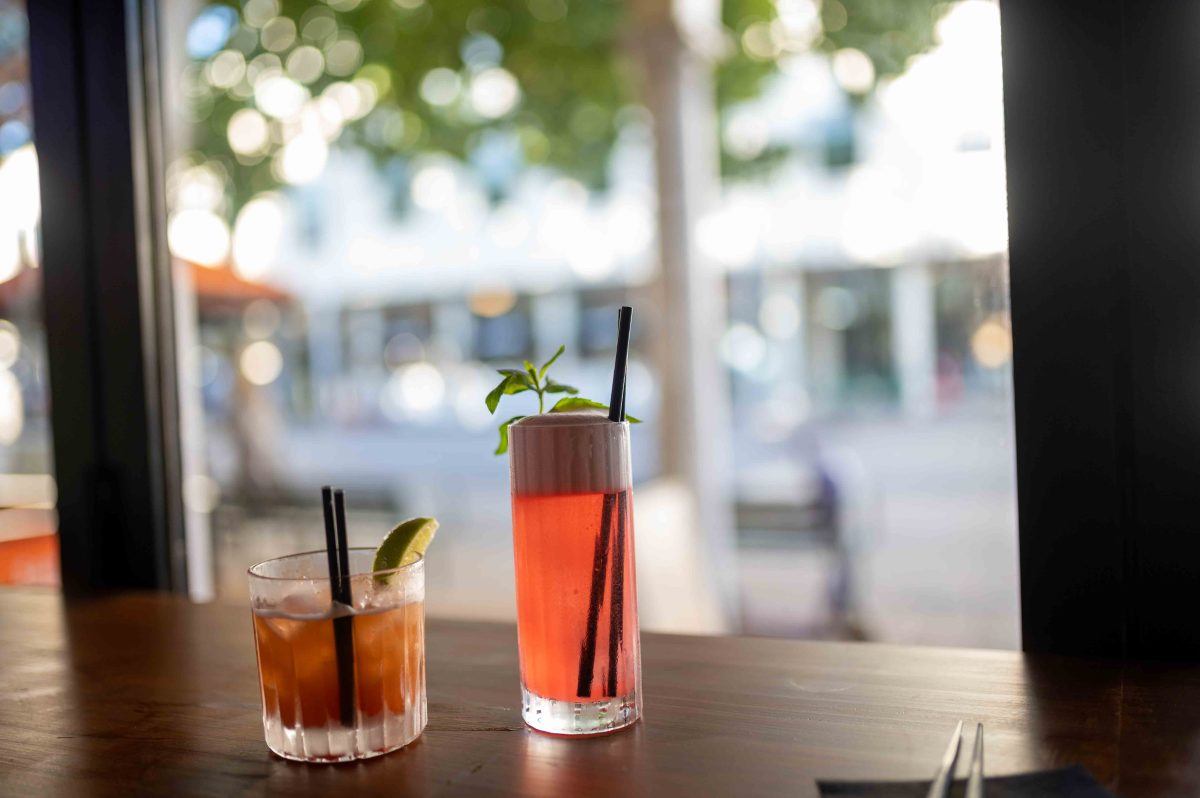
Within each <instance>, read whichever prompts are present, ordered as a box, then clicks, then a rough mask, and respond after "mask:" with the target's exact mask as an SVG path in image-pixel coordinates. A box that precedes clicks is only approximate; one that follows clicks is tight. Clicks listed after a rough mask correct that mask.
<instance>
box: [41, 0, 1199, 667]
mask: <svg viewBox="0 0 1200 798" xmlns="http://www.w3.org/2000/svg"><path fill="white" fill-rule="evenodd" d="M1189 6H1191V4H1155V3H1150V4H1144V3H1143V4H1139V3H1133V2H1129V1H1128V0H1100V2H1096V3H1092V4H1091V5H1089V11H1088V13H1087V14H1086V15H1084V14H1079V13H1076V12H1075V11H1074V9H1072V8H1071V7H1069V5H1068V6H1064V5H1062V4H1054V3H1045V2H1043V0H1003V2H1002V3H1001V33H1002V45H1003V51H1004V66H1003V69H1004V83H1005V87H1004V98H1005V99H1004V104H1005V107H1004V110H1005V115H1006V148H1007V166H1008V197H1009V230H1010V249H1009V270H1010V271H1009V274H1010V293H1011V308H1012V326H1013V341H1014V414H1015V419H1016V422H1015V423H1016V468H1017V486H1018V492H1017V502H1018V508H1017V509H1018V517H1019V545H1020V578H1021V588H1020V589H1021V602H1022V632H1023V645H1024V647H1025V648H1026V649H1027V650H1031V651H1050V652H1059V653H1073V654H1093V655H1109V656H1121V655H1140V656H1145V655H1152V656H1178V655H1185V656H1195V655H1197V654H1200V629H1195V628H1194V627H1195V624H1192V623H1191V622H1190V619H1189V618H1188V617H1186V614H1185V613H1182V612H1180V611H1179V610H1178V608H1179V607H1184V606H1187V605H1188V602H1189V601H1191V600H1192V599H1194V598H1196V597H1197V596H1196V594H1197V592H1198V591H1200V537H1197V536H1195V535H1192V534H1189V530H1188V527H1187V525H1188V519H1189V517H1190V513H1189V510H1190V507H1189V504H1190V502H1189V499H1190V493H1189V491H1188V490H1187V489H1188V487H1190V484H1189V483H1190V480H1189V477H1190V476H1191V475H1193V474H1195V473H1200V419H1196V418H1195V416H1196V414H1195V413H1194V412H1193V410H1194V408H1196V407H1200V380H1193V381H1190V382H1189V381H1188V380H1187V379H1186V378H1185V377H1186V375H1187V374H1188V371H1187V369H1189V368H1191V367H1192V364H1193V363H1194V362H1195V360H1197V359H1200V358H1194V357H1192V352H1191V347H1190V346H1188V345H1180V342H1190V341H1192V340H1196V341H1200V314H1197V313H1195V312H1194V310H1193V305H1194V304H1195V303H1194V302H1191V301H1190V297H1191V296H1195V295H1197V293H1200V285H1198V283H1200V281H1198V280H1197V279H1196V278H1193V277H1192V276H1191V273H1192V271H1193V269H1194V267H1192V266H1191V265H1190V264H1192V263H1194V262H1195V261H1196V260H1200V258H1198V257H1197V256H1200V237H1198V236H1197V235H1195V234H1194V233H1193V232H1192V230H1193V229H1194V228H1196V227H1197V225H1196V224H1195V223H1194V222H1193V221H1191V220H1192V219H1194V218H1198V217H1200V175H1195V176H1191V175H1190V172H1187V171H1185V172H1184V173H1185V175H1187V176H1190V177H1191V178H1192V179H1189V180H1179V179H1177V178H1178V171H1179V169H1180V163H1179V160H1178V159H1177V158H1173V157H1172V154H1173V153H1177V152H1179V151H1180V150H1179V148H1180V147H1181V146H1186V145H1187V143H1188V136H1189V135H1192V134H1196V133H1200V111H1195V110H1191V106H1192V105H1194V103H1190V102H1189V100H1190V99H1191V98H1192V97H1194V96H1195V93H1196V92H1195V90H1196V89H1198V88H1200V48H1195V47H1194V46H1193V44H1192V43H1191V42H1189V41H1188V39H1187V36H1186V35H1185V31H1189V30H1195V29H1197V28H1200V25H1197V24H1196V23H1197V22H1200V19H1196V17H1200V7H1196V8H1192V7H1189ZM156 13H157V9H156V5H155V3H154V2H153V0H38V2H36V3H30V6H29V17H30V53H31V62H32V63H31V73H32V82H33V107H34V118H35V128H36V131H35V135H36V143H37V147H38V150H39V152H40V153H41V156H42V157H41V164H42V169H41V186H42V196H43V222H42V225H43V227H42V229H43V240H44V244H43V262H44V263H43V269H44V285H45V288H44V299H43V302H44V308H45V321H46V328H47V347H48V353H49V361H50V369H51V397H52V404H53V411H52V417H53V426H54V440H55V445H54V449H55V461H56V471H57V480H58V486H59V513H60V523H61V543H62V565H63V579H64V585H65V586H66V588H67V589H68V591H69V592H84V591H87V590H92V589H96V588H111V587H149V588H160V589H173V590H183V589H184V587H185V585H186V564H185V562H184V557H183V549H184V547H183V543H182V541H183V521H182V518H183V506H182V499H181V495H182V489H181V484H180V483H181V469H180V440H179V422H178V396H177V390H176V383H175V381H176V379H177V376H176V369H175V359H176V355H175V351H174V349H175V344H174V342H175V334H174V327H173V323H174V319H173V310H172V286H171V267H170V262H169V260H168V256H167V250H166V246H165V237H164V233H163V226H164V224H165V210H164V203H163V196H162V195H163V189H164V184H163V181H162V173H163V163H164V161H163V141H162V135H161V131H162V114H161V109H160V108H159V86H160V78H161V74H162V72H161V66H160V61H159V54H158V51H157V44H156V43H157V42H158V41H159V40H160V39H159V32H158V30H157V18H156ZM1135 122H1136V124H1135ZM1197 138H1200V136H1195V135H1192V140H1195V139H1197ZM1192 146H1193V147H1194V144H1193V145H1192ZM1194 160H1195V161H1196V162H1197V167H1195V168H1200V158H1198V159H1194ZM1187 166H1189V167H1190V163H1189V164H1187ZM1181 211H1187V213H1181ZM1189 214H1190V216H1189ZM1192 382H1194V383H1195V387H1194V388H1193V387H1192ZM1147 384H1153V385H1165V386H1170V387H1172V388H1174V389H1175V390H1173V391H1167V390H1158V391H1154V392H1151V391H1146V390H1141V391H1138V390H1135V386H1137V385H1147ZM1193 541H1195V542H1193Z"/></svg>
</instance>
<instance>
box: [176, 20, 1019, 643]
mask: <svg viewBox="0 0 1200 798" xmlns="http://www.w3.org/2000/svg"><path fill="white" fill-rule="evenodd" d="M629 5H630V4H628V3H617V2H602V3H589V4H566V3H561V2H541V0H539V1H538V2H529V3H515V4H508V5H505V6H503V7H501V6H497V5H495V4H492V3H484V2H480V3H475V4H473V3H467V4H459V5H456V6H454V7H453V8H451V7H448V6H444V5H439V4H437V3H432V2H428V0H424V1H423V0H411V1H407V0H406V2H393V1H392V0H387V1H386V2H385V0H329V2H318V1H317V0H311V1H309V2H287V3H283V4H280V3H279V2H277V1H276V0H246V2H245V3H243V4H241V5H240V6H238V5H230V4H225V3H206V4H200V5H198V6H193V5H191V4H183V3H177V4H172V5H171V7H170V9H169V11H168V14H167V17H168V19H167V22H168V25H167V43H168V47H167V49H168V52H169V53H170V54H171V57H172V60H173V61H174V62H175V63H176V65H177V66H176V68H175V69H174V70H173V73H172V78H173V79H172V80H171V81H169V85H170V89H169V90H170V91H171V92H172V97H171V98H170V99H171V100H172V102H171V106H172V107H173V108H175V109H176V110H177V112H178V113H177V119H176V122H175V131H174V133H173V135H172V137H171V140H172V141H173V143H174V150H175V151H174V152H173V153H172V159H173V160H172V166H171V170H170V180H169V185H168V194H169V202H170V214H171V217H170V221H169V233H170V235H169V238H170V244H171V248H172V252H173V255H174V257H175V258H176V260H177V262H178V264H179V268H180V269H181V274H183V275H184V279H182V281H181V282H182V283H183V290H184V291H185V292H186V296H185V302H186V303H188V304H190V306H192V307H194V308H195V314H194V317H193V318H187V319H185V320H184V322H183V325H182V326H183V329H181V331H180V339H181V351H184V352H191V353H192V356H190V357H185V358H184V362H185V365H186V369H187V373H186V374H185V375H184V377H185V379H184V381H183V384H184V386H185V390H191V391H192V392H193V395H194V397H196V398H195V399H194V400H191V401H195V402H196V405H197V406H198V407H200V408H202V410H203V415H202V416H199V417H197V419H196V423H193V424H191V425H190V426H189V427H188V428H187V429H185V444H186V445H187V447H188V449H189V451H190V454H189V455H188V457H187V458H186V460H187V463H188V464H189V466H188V470H189V473H188V474H187V476H186V486H185V487H186V490H185V496H186V497H187V500H188V507H189V510H190V518H191V522H192V524H193V527H194V534H195V535H198V536H199V537H200V538H202V539H203V540H205V541H208V542H209V549H210V553H209V554H207V555H204V554H201V555H197V556H198V557H199V559H196V560H194V561H193V563H192V580H193V583H194V592H196V591H195V584H196V583H197V579H199V580H200V581H201V582H203V581H204V577H203V574H213V575H214V579H213V581H212V586H211V590H201V591H199V592H200V594H206V593H207V594H211V593H213V592H215V593H216V594H228V595H238V594H240V593H241V592H243V591H244V590H245V586H244V584H243V582H244V578H243V572H244V569H245V567H246V565H248V564H250V563H252V562H253V561H255V560H257V559H263V558H266V557H268V556H272V555H275V554H278V553H280V552H281V551H284V550H297V549H301V548H304V547H318V546H319V545H321V544H320V541H321V531H320V519H319V515H318V513H317V509H316V508H317V502H316V496H317V488H318V486H319V485H321V484H322V483H336V484H339V485H342V486H343V487H345V488H346V489H347V492H348V496H349V497H350V506H351V510H352V517H351V522H350V527H351V542H352V543H357V544H362V545H371V544H373V543H374V542H375V541H377V540H378V539H379V538H380V537H381V536H382V534H384V532H386V530H387V528H388V526H389V524H390V523H391V522H393V521H394V520H396V519H399V518H402V517H405V516H408V515H415V514H433V515H437V516H438V517H439V518H441V520H442V522H443V525H444V530H445V531H444V534H443V537H442V539H441V540H440V541H439V544H438V545H439V551H438V554H437V557H435V558H431V560H430V566H429V567H430V578H431V583H436V584H437V585H438V586H439V590H438V591H432V590H431V591H430V604H429V609H430V612H431V613H435V614H436V613H441V614H456V615H467V616H489V617H508V616H509V615H511V611H512V608H511V599H510V596H511V579H512V576H511V567H512V566H511V552H510V549H509V542H508V541H509V533H508V529H509V514H508V501H507V485H508V483H507V477H506V464H505V462H504V461H503V459H500V458H493V457H492V456H491V454H490V452H491V450H492V448H494V439H495V436H496V430H495V426H496V424H497V423H498V421H499V417H497V418H492V417H491V416H489V415H488V413H487V411H486V409H485V408H484V407H483V397H484V395H485V394H486V392H487V390H488V389H489V388H490V387H491V382H492V381H493V379H494V377H493V372H492V369H494V368H495V367H497V366H502V365H507V364H510V363H512V362H519V361H520V360H521V359H523V358H530V359H538V358H544V357H546V356H548V355H549V354H550V353H552V352H553V351H554V349H555V348H556V347H557V346H558V345H559V344H565V345H566V346H567V347H568V353H567V355H566V356H565V357H564V359H563V361H562V365H561V366H560V368H561V369H562V371H563V373H564V374H570V375H571V378H572V382H574V383H576V384H578V385H579V387H580V388H582V389H584V391H585V392H586V393H588V394H590V395H596V396H603V395H605V392H606V387H607V386H606V382H607V377H608V373H609V369H610V367H611V357H612V354H611V349H610V346H611V343H610V336H611V335H612V332H611V326H612V309H613V308H615V307H616V306H617V305H619V304H623V303H629V304H633V305H634V306H635V308H636V317H635V318H636V326H637V329H636V330H635V340H634V351H633V363H632V366H631V372H630V382H629V399H628V404H629V407H630V409H631V410H633V411H635V412H636V413H637V414H638V415H640V416H642V417H643V418H645V419H646V422H647V423H646V424H645V425H644V426H643V427H642V428H640V429H639V430H638V431H637V433H636V435H635V478H636V480H637V481H638V484H639V496H640V497H642V500H643V501H642V502H641V503H639V506H654V507H656V508H658V509H659V510H662V512H660V513H659V515H658V516H656V517H659V518H664V517H665V518H674V519H677V520H675V521H674V522H672V523H674V524H676V526H678V527H679V529H677V530H675V531H674V532H672V533H670V534H664V535H663V538H664V539H666V540H671V541H674V543H672V544H671V545H677V546H679V547H684V548H687V547H690V548H692V549H695V553H696V556H697V557H699V558H700V560H701V561H704V560H707V562H708V563H709V565H710V572H709V573H711V572H712V571H715V570H729V568H728V563H724V562H722V563H720V565H714V561H715V560H719V559H721V558H733V561H734V563H735V567H734V568H733V569H732V570H734V571H736V574H737V577H738V579H737V584H736V585H735V586H734V587H733V589H732V590H727V591H724V592H723V591H722V590H721V588H720V586H719V585H717V584H716V582H717V581H719V580H713V579H710V578H707V577H706V576H705V574H704V573H701V574H699V575H698V576H697V585H695V586H693V587H694V590H693V591H692V592H689V591H686V590H685V591H678V592H676V593H675V594H674V595H671V596H666V597H664V598H661V599H655V598H652V597H650V598H649V606H648V607H647V610H648V612H647V615H648V618H647V628H654V625H655V621H654V620H653V618H655V617H659V618H664V619H665V618H679V617H682V616H684V615H688V614H689V613H687V612H681V611H680V609H681V607H680V606H670V604H671V602H675V603H676V604H677V605H682V604H685V603H689V602H690V603H691V604H692V605H693V606H695V607H703V608H705V609H703V610H701V611H698V612H696V613H691V615H692V616H701V615H703V616H705V617H704V618H702V619H701V620H700V621H696V622H694V625H693V626H692V627H688V628H690V629H691V630H697V629H703V630H708V631H716V630H729V629H737V630H743V631H748V632H756V633H768V634H787V635H811V636H834V637H845V636H850V637H859V636H863V637H871V638H878V639H886V640H895V641H905V642H937V643H948V644H963V645H983V646H1000V647H1015V646H1017V645H1018V639H1019V638H1018V607H1017V586H1016V530H1015V491H1014V486H1013V480H1014V477H1013V447H1012V437H1011V431H1010V428H1011V424H1012V402H1011V395H1010V391H1011V389H1010V383H1011V371H1010V359H1011V343H1010V334H1009V317H1008V309H1007V305H1006V299H1005V297H1006V295H1007V292H1006V279H1007V278H1006V274H1007V269H1006V263H1005V253H1006V238H1005V236H1006V217H1005V195H1004V150H1003V125H1002V116H1001V114H1002V111H1001V95H1000V54H999V16H998V11H997V7H996V5H995V4H994V3H992V2H986V0H961V1H960V2H954V3H933V2H929V3H922V2H912V1H911V0H889V2H888V3H885V4H883V5H882V6H881V5H880V4H877V3H865V2H852V1H851V0H841V1H840V2H839V1H838V0H826V2H823V3H815V2H813V1H812V0H777V2H775V3H772V4H765V5H764V4H758V3H749V2H745V0H725V2H724V3H723V4H722V6H721V18H720V19H719V20H717V19H704V18H703V16H702V15H700V16H699V17H697V18H695V19H689V20H688V21H687V22H686V23H685V24H687V25H689V26H692V25H695V26H699V27H700V28H705V27H706V26H707V27H708V28H709V29H710V30H711V29H712V28H714V27H715V26H717V25H721V26H723V27H724V31H723V32H722V35H723V36H725V37H726V38H727V40H728V41H731V42H733V43H734V44H735V46H734V47H733V48H732V49H731V51H730V52H729V53H727V54H726V55H725V56H724V57H723V58H722V59H721V60H719V62H718V63H716V64H712V63H708V62H706V61H705V58H706V56H705V55H703V54H701V53H698V52H693V51H691V50H689V48H688V46H687V45H686V44H685V42H687V41H693V40H695V41H699V40H702V39H703V37H695V36H690V35H689V36H674V37H672V36H667V37H666V43H665V44H663V43H661V42H660V43H658V44H657V45H655V47H652V48H650V50H653V52H650V50H647V51H638V50H636V48H634V49H630V48H631V45H630V44H629V42H631V41H635V40H639V39H638V37H636V36H631V35H630V34H631V33H632V32H633V31H631V30H630V27H631V26H634V25H638V24H641V23H639V22H638V20H639V19H641V17H639V16H638V15H636V14H630V13H627V11H628V7H629ZM642 33H647V32H645V31H642ZM692 33H694V31H692ZM645 38H646V37H642V39H643V40H644V39H645ZM416 42H419V43H420V46H419V47H418V46H415V44H414V43H416ZM664 53H665V54H666V55H664ZM651 58H669V59H675V60H674V61H670V62H668V63H667V67H668V68H657V67H655V66H654V65H653V64H651V66H650V68H647V64H648V63H649V62H648V59H651ZM672 64H674V66H672ZM679 65H683V66H682V67H680V68H675V67H679ZM688 69H696V70H698V74H702V75H703V78H702V79H701V80H699V81H690V80H687V79H685V78H684V77H683V75H684V74H685V72H686V71H687V70H688ZM677 96H686V99H687V102H685V103H682V106H684V107H683V108H680V107H676V106H674V105H672V104H671V103H669V102H665V101H664V100H663V98H664V97H666V98H671V97H677ZM670 114H681V115H691V116H688V118H685V119H675V120H674V121H672V120H671V119H668V118H667V117H668V115H670ZM654 136H659V141H658V142H657V145H658V146H657V148H656V147H655V141H654ZM717 149H719V161H718V159H717V158H716V157H714V158H713V159H711V162H710V161H706V160H705V158H704V156H703V153H704V152H705V151H706V150H717ZM698 153H699V154H698ZM670 158H676V160H675V161H673V162H670V163H678V164H679V165H681V167H682V170H681V171H672V170H671V169H669V168H667V167H668V166H669V165H670V163H669V159H670ZM656 174H658V175H661V177H659V178H656V177H655V175H656ZM672 181H674V182H672ZM680 197H684V198H685V199H686V202H684V203H679V202H677V200H678V199H679V198H680ZM681 252H682V253H685V254H683V255H681V254H680V253H681ZM710 277H711V278H712V279H711V280H710V279H709V278H710ZM680 280H684V281H685V282H687V281H690V282H688V285H690V286H692V288H690V289H689V291H688V292H682V291H678V290H674V287H677V286H678V285H679V284H680V283H679V282H678V281H680ZM673 281H674V282H673ZM672 303H676V304H672ZM710 305H711V306H712V307H722V306H723V307H724V308H725V310H724V311H723V312H721V313H720V314H717V315H714V316H712V317H710V318H704V319H702V320H700V321H699V322H697V323H698V327H697V329H701V328H703V329H704V330H705V331H706V332H710V333H712V342H711V346H709V345H708V343H706V342H705V341H704V340H702V336H695V337H689V336H679V335H674V334H672V332H671V330H672V328H671V327H670V326H669V325H670V324H671V323H673V322H672V320H673V319H677V318H682V317H687V316H688V314H698V313H701V312H705V313H706V312H708V311H707V310H704V311H701V310H700V308H701V307H702V306H703V307H704V308H708V307H709V306H710ZM681 362H684V363H689V364H694V367H695V368H696V369H700V370H704V369H710V370H711V374H712V375H713V379H714V380H715V382H713V383H712V384H714V385H718V386H719V390H720V391H721V393H722V394H725V393H727V394H728V397H729V400H730V403H729V412H728V413H726V412H724V411H723V410H722V409H721V408H722V406H723V405H724V403H723V402H709V401H708V397H704V396H700V397H694V396H689V395H687V391H686V390H685V382H684V381H681V378H680V376H679V375H680V374H683V373H685V372H684V371H680V370H678V369H676V368H675V365H676V364H678V363H681ZM691 367H692V366H688V368H691ZM695 384H704V383H703V381H701V382H698V383H695ZM187 386H190V388H188V387H187ZM184 401H185V403H186V402H187V401H189V400H187V399H186V398H185V399H184ZM680 402H686V403H689V405H688V407H687V408H685V407H683V406H681V405H680V404H679V403H680ZM689 408H690V409H694V410H695V412H696V413H697V414H698V415H697V416H696V417H697V418H703V419H704V420H705V423H711V424H716V425H720V427H721V429H722V431H723V432H724V433H727V434H728V437H729V438H730V439H731V440H732V442H733V446H732V451H730V452H717V453H716V454H715V455H714V456H713V458H712V459H713V460H714V461H715V460H717V459H719V458H720V457H725V456H728V457H729V462H728V463H727V464H725V465H727V467H725V466H723V465H722V464H720V463H717V462H712V463H709V462H707V461H706V462H704V463H701V464H700V465H695V464H692V465H688V459H689V457H691V458H692V459H693V460H694V459H695V458H697V457H701V455H697V454H696V452H697V451H700V450H699V449H696V448H693V447H694V444H695V443H696V438H695V437H694V436H696V435H697V434H699V433H698V431H697V430H699V429H700V427H697V428H695V429H692V430H691V431H690V432H689V431H688V430H686V429H685V430H682V432H680V430H679V429H677V428H675V427H672V426H671V424H672V422H673V419H675V418H677V417H682V416H688V415H689V413H688V412H686V411H688V410H689ZM669 429H670V430H674V431H673V432H668V431H667V430H669ZM689 436H691V437H689ZM703 458H707V456H703ZM705 469H712V471H713V473H718V474H721V475H724V476H723V477H722V479H724V480H725V481H724V483H723V491H726V492H728V495H729V503H730V505H731V506H730V507H729V508H728V509H730V510H731V512H730V514H729V515H730V518H731V523H732V525H733V526H732V528H731V529H727V530H724V533H728V534H724V533H722V531H721V530H718V529H715V527H716V526H719V523H720V522H719V520H718V519H717V518H716V515H717V514H710V513H704V512H700V513H699V514H697V513H696V512H695V508H692V509H693V514H692V515H691V516H689V515H688V513H687V512H686V511H680V512H673V511H672V510H671V507H670V505H672V503H673V502H674V503H677V502H678V501H679V498H678V497H679V495H680V493H679V492H678V491H674V490H671V489H670V486H671V485H674V484H678V481H679V480H682V484H683V486H684V488H685V489H687V490H691V491H692V493H693V494H694V493H697V492H699V490H698V483H695V482H694V481H695V480H696V479H697V477H696V474H697V473H698V470H705ZM689 480H692V481H693V482H692V483H689ZM684 495H686V490H685V493H684ZM664 507H666V509H665V510H663V508H664ZM689 517H690V518H691V519H692V520H691V521H688V520H686V519H688V518H689ZM644 523H645V522H644ZM195 530H198V531H195ZM656 531H657V530H653V529H648V530H645V532H644V534H646V535H647V536H649V535H654V534H655V533H656ZM201 549H204V547H201ZM659 554H660V555H661V557H662V558H663V559H662V561H661V562H660V564H659V567H660V568H664V567H667V565H668V564H669V562H670V561H671V558H673V557H675V556H686V555H685V554H681V553H680V552H679V551H676V550H667V551H665V552H660V553H659ZM935 555H936V556H935ZM933 563H936V564H937V572H936V574H937V577H938V578H934V573H933V572H932V571H931V570H930V569H931V568H932V567H933ZM643 570H644V573H643V579H653V578H654V574H653V570H654V563H652V562H646V564H645V566H644V568H643ZM702 570H703V569H702ZM947 574H952V575H953V576H951V577H950V578H947V577H946V575H947ZM797 575H803V576H804V578H801V579H797ZM652 592H653V591H651V593H652ZM656 601H658V602H660V603H661V604H662V606H659V607H657V608H656V607H655V606H654V605H655V602H656ZM439 602H440V603H439ZM671 623H672V622H670V621H663V622H662V624H661V625H663V626H671ZM676 628H683V627H676Z"/></svg>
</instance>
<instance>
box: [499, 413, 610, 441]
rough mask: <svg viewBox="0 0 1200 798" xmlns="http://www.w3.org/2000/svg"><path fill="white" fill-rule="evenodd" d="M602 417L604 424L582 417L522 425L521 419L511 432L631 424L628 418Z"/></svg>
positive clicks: (562, 416) (512, 427) (510, 428)
mask: <svg viewBox="0 0 1200 798" xmlns="http://www.w3.org/2000/svg"><path fill="white" fill-rule="evenodd" d="M538 415H549V411H547V412H546V413H539V414H538ZM554 415H556V416H559V414H558V413H555V414H554ZM565 417H566V414H565V413H564V414H562V415H561V416H560V418H565ZM525 418H533V416H526V417H525ZM601 418H603V419H604V424H597V423H596V422H595V421H583V420H582V419H578V420H577V419H574V418H572V419H569V420H567V421H565V422H556V423H554V424H526V425H522V424H521V422H520V421H517V422H514V423H513V424H512V425H511V426H510V427H509V434H510V435H511V434H512V432H513V430H521V431H522V432H530V431H531V430H539V431H541V430H551V429H571V428H573V427H603V426H604V425H605V424H615V425H617V426H624V427H628V426H629V419H628V418H625V419H622V420H621V421H613V420H612V419H610V418H609V417H608V416H601ZM522 420H524V419H522Z"/></svg>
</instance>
